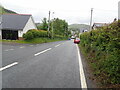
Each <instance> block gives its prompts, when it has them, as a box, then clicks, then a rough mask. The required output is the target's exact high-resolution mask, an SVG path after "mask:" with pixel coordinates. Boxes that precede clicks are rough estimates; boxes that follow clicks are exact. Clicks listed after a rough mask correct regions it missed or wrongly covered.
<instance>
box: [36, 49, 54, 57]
mask: <svg viewBox="0 0 120 90" xmlns="http://www.w3.org/2000/svg"><path fill="white" fill-rule="evenodd" d="M51 49H52V48H48V49H46V50H43V51H41V52H39V53H36V54H34V56H38V55H40V54H42V53H45V52H47V51H49V50H51Z"/></svg>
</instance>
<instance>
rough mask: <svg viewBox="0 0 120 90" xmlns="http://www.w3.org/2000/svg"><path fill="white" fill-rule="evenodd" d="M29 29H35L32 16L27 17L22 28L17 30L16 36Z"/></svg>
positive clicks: (20, 35)
mask: <svg viewBox="0 0 120 90" xmlns="http://www.w3.org/2000/svg"><path fill="white" fill-rule="evenodd" d="M30 29H37V27H36V25H35V23H34V21H33V18H32V16H31V17H30V18H29V20H28V22H27V24H26V25H25V27H24V29H23V30H19V31H18V37H22V36H23V34H24V33H26V32H27V31H28V30H30Z"/></svg>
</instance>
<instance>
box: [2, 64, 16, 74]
mask: <svg viewBox="0 0 120 90" xmlns="http://www.w3.org/2000/svg"><path fill="white" fill-rule="evenodd" d="M17 64H18V62H14V63H12V64H9V65H7V66H5V67H2V68H0V72H1V71H3V70H5V69H7V68H10V67H12V66H15V65H17Z"/></svg>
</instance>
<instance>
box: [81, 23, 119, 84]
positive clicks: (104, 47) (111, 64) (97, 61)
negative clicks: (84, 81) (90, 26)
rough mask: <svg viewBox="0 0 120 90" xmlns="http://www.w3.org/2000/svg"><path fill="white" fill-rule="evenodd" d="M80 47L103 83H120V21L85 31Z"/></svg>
mask: <svg viewBox="0 0 120 90" xmlns="http://www.w3.org/2000/svg"><path fill="white" fill-rule="evenodd" d="M80 39H81V43H80V47H81V48H82V51H83V52H84V54H85V55H86V57H87V60H88V61H89V62H90V65H91V67H92V68H93V71H94V75H95V76H96V77H97V78H98V79H99V80H100V81H101V83H102V84H120V23H119V22H118V21H117V22H114V23H112V24H110V25H109V26H105V27H102V28H100V29H97V30H92V31H90V32H85V33H83V34H81V36H80Z"/></svg>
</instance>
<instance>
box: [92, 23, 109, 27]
mask: <svg viewBox="0 0 120 90" xmlns="http://www.w3.org/2000/svg"><path fill="white" fill-rule="evenodd" d="M106 25H108V24H107V23H94V24H93V26H96V27H102V26H106Z"/></svg>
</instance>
